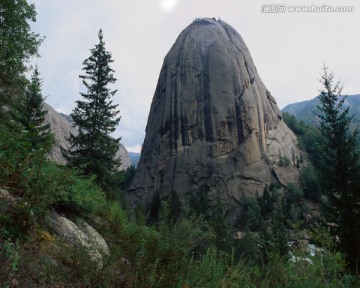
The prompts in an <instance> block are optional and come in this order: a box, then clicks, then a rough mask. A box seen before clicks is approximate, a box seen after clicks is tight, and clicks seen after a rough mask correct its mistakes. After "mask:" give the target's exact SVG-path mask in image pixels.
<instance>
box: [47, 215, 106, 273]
mask: <svg viewBox="0 0 360 288" xmlns="http://www.w3.org/2000/svg"><path fill="white" fill-rule="evenodd" d="M47 223H48V224H49V226H50V228H51V229H52V230H53V231H54V232H55V233H56V234H57V235H58V236H60V237H63V238H65V239H67V240H68V241H69V242H70V243H71V244H73V245H79V246H80V247H83V248H85V249H86V250H87V251H88V253H89V256H90V257H91V259H92V260H93V261H96V262H98V263H99V266H100V267H101V266H102V258H103V255H109V247H108V245H107V243H106V241H105V240H104V238H103V237H102V236H101V235H100V234H99V233H98V232H97V231H96V230H95V229H94V228H93V227H92V226H90V225H89V224H88V223H86V222H85V221H84V220H82V219H80V218H76V220H75V221H71V220H69V219H68V218H66V217H64V216H62V215H59V214H58V213H57V212H55V211H51V212H50V213H49V216H48V218H47Z"/></svg>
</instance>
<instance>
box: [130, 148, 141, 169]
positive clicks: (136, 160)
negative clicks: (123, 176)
mask: <svg viewBox="0 0 360 288" xmlns="http://www.w3.org/2000/svg"><path fill="white" fill-rule="evenodd" d="M140 155H141V153H137V152H129V158H130V163H131V165H133V166H135V168H136V167H137V165H138V163H139V159H140Z"/></svg>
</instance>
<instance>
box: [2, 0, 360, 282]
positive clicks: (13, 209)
mask: <svg viewBox="0 0 360 288" xmlns="http://www.w3.org/2000/svg"><path fill="white" fill-rule="evenodd" d="M0 3H1V4H0V5H1V6H0V12H1V13H3V14H1V18H0V20H1V21H2V22H1V24H3V23H10V24H11V25H10V24H7V25H10V26H9V27H8V29H15V30H16V29H17V28H16V27H18V26H17V25H24V29H25V30H22V31H23V34H22V37H20V38H19V39H17V41H16V42H12V39H11V37H8V38H3V39H2V41H1V45H2V47H1V48H2V50H1V53H3V52H2V51H5V50H3V49H8V48H7V46H11V47H12V48H11V47H10V48H11V49H14V51H15V50H16V51H20V50H21V49H24V51H25V52H26V51H27V52H26V53H25V52H24V53H25V54H19V55H17V54H14V55H15V56H14V57H16V59H14V61H13V62H11V61H10V62H9V61H8V59H7V57H8V56H6V55H5V54H0V61H1V65H2V64H3V63H6V69H9V72H7V70H1V72H3V71H5V72H6V73H5V72H4V73H5V74H4V75H1V77H4V78H1V79H2V80H1V81H2V82H1V84H0V85H1V86H0V88H1V89H0V91H1V93H5V92H6V96H9V99H10V98H12V97H16V98H17V100H18V101H17V103H19V105H16V106H10V105H9V103H8V102H6V101H4V102H2V103H1V111H3V115H4V116H5V115H6V117H5V118H2V119H1V122H0V129H1V130H0V131H1V133H0V189H1V190H0V285H1V286H2V287H12V286H18V287H351V286H353V287H357V286H358V285H359V279H358V278H357V276H354V274H350V273H349V270H347V267H346V263H345V258H344V255H343V254H341V253H339V252H337V250H336V249H337V247H336V243H335V240H334V239H335V237H334V236H333V235H332V234H330V233H329V229H328V228H324V226H321V225H315V224H314V225H313V226H309V225H308V224H307V223H306V221H307V220H306V218H305V217H304V215H305V214H306V213H307V212H308V210H309V207H308V205H307V202H306V201H304V197H303V196H305V198H307V199H312V200H314V201H319V200H321V193H322V190H321V189H320V187H322V185H320V184H319V180H318V179H319V177H318V176H317V173H316V171H317V170H315V169H313V168H311V167H308V168H305V169H304V170H303V173H302V176H301V183H302V187H301V189H300V188H298V187H296V186H294V185H289V186H288V187H286V188H285V189H284V188H281V187H278V186H277V185H272V186H271V187H267V188H266V189H265V191H264V193H263V195H262V196H260V195H259V196H258V197H255V198H249V199H246V200H245V201H244V203H243V207H242V208H243V209H242V210H243V213H244V215H243V217H241V219H243V221H240V222H241V223H237V224H236V226H235V227H236V228H239V229H241V230H242V232H244V231H245V233H242V234H243V235H242V236H241V237H237V238H234V237H233V236H234V234H235V233H234V232H235V231H234V229H233V227H232V226H231V225H230V224H229V223H228V221H227V217H226V215H224V212H223V211H224V210H223V208H222V203H221V201H220V197H218V198H217V205H216V207H215V208H214V207H209V205H208V204H207V203H208V201H207V196H206V194H203V193H200V192H201V191H194V193H193V195H192V197H193V198H192V199H191V201H190V205H189V207H186V209H184V210H180V209H179V208H178V207H179V205H178V202H179V199H178V198H177V197H176V193H175V191H173V192H174V193H172V194H171V197H169V199H168V201H167V202H161V203H160V202H158V203H157V205H156V206H155V207H153V208H154V209H153V211H152V213H153V215H142V214H141V213H140V212H139V210H137V211H135V212H133V211H127V210H126V208H125V205H124V203H123V202H120V201H119V199H121V197H120V196H119V194H121V190H124V189H126V187H127V185H128V183H129V182H130V181H131V177H132V176H133V174H134V170H133V169H132V170H131V169H130V170H128V171H126V172H118V173H115V172H113V171H111V170H110V171H108V172H107V173H108V174H110V175H111V177H110V176H109V177H110V178H112V177H113V176H114V175H115V174H116V175H117V177H116V178H115V179H116V181H114V182H110V183H111V185H114V187H117V189H114V190H112V191H113V192H112V193H113V194H111V193H109V191H111V187H112V186H110V184H108V183H105V184H106V189H104V187H101V186H100V185H99V184H101V185H102V186H103V185H104V182H99V180H98V178H96V177H97V175H96V174H95V173H93V172H91V173H86V171H87V170H83V169H84V168H86V166H81V167H78V169H77V170H75V169H74V167H66V166H59V165H56V164H55V163H52V162H50V161H49V160H48V159H47V155H48V152H49V151H50V149H51V145H52V144H53V142H52V138H51V137H50V135H49V133H48V129H47V128H48V127H46V125H43V117H44V113H43V112H42V110H41V103H42V101H43V98H42V96H41V85H40V84H41V83H40V82H41V81H40V79H39V75H38V72H37V71H36V70H35V71H34V74H33V77H32V80H31V81H26V79H25V77H24V71H25V70H26V65H25V62H26V60H27V59H28V57H29V55H35V54H36V51H37V46H38V43H39V39H40V38H39V37H38V36H35V35H33V34H32V33H31V31H30V30H29V29H28V24H27V22H26V21H27V20H35V19H34V17H35V10H34V7H32V6H29V5H27V3H26V1H13V0H12V1H6V0H5V1H2V2H0ZM11 9H12V10H11ZM4 11H10V12H9V13H7V14H6V13H4ZM15 11H20V12H21V11H23V12H24V13H20V12H19V13H15ZM26 11H27V13H25V12H26ZM13 14H14V15H13ZM15 15H16V17H17V18H16V17H15ZM13 17H15V18H13ZM19 17H20V18H19ZM11 21H12V22H11ZM1 29H3V28H2V27H1ZM16 31H18V30H16ZM1 37H3V34H1ZM29 37H30V38H29ZM28 39H33V40H34V41H28ZM35 40H36V41H35ZM101 43H102V40H101V38H100V44H101ZM100 44H99V45H100ZM12 45H15V46H14V47H13V46H12ZM17 46H19V47H17ZM96 47H98V46H96ZM10 48H9V49H10ZM96 49H97V48H95V49H94V50H92V51H94V53H95V51H97V50H96ZM30 52H31V53H30ZM14 53H15V52H14ZM29 53H30V54H29ZM105 54H106V53H105ZM106 55H109V54H106ZM4 57H5V58H4ZM94 57H95V56H94ZM89 59H92V58H91V57H90V58H89ZM107 59H109V58H107ZM6 61H8V62H6ZM89 61H90V60H89ZM85 62H86V61H85ZM90 62H91V61H90ZM88 64H90V63H88ZM11 65H13V66H11ZM17 65H18V66H17ZM19 65H20V66H19ZM21 65H23V66H21ZM90 66H91V65H90ZM90 66H89V67H90ZM17 67H20V68H22V69H17ZM12 69H13V70H12ZM10 73H13V74H10ZM14 73H15V74H16V75H15V74H14ZM9 75H11V79H15V80H16V79H20V80H21V81H14V82H12V83H10V82H6V81H5V80H4V79H7V78H8V76H9ZM14 75H15V76H16V77H15V76H14ZM5 76H6V77H5ZM13 76H14V77H13ZM5 82H6V83H5ZM104 82H106V81H105V80H104ZM19 83H20V84H19ZM89 87H91V85H90V84H89ZM4 91H5V92H4ZM10 91H12V93H10ZM15 92H16V93H15ZM90 92H91V89H89V95H90V94H91V93H90ZM3 95H5V94H2V95H1V96H3ZM1 99H2V100H4V99H5V100H6V97H5V96H4V97H2V98H1ZM24 103H27V104H26V106H23V104H24ZM29 103H30V104H29ZM81 105H84V106H86V104H81ZM81 105H80V106H81ZM109 105H110V106H111V104H109ZM4 107H6V109H3V108H4ZM24 108H27V109H24ZM29 108H30V109H29ZM340 108H341V107H340ZM79 109H80V108H79ZM4 111H5V113H4ZM78 111H79V110H78ZM29 115H30V116H29ZM94 115H95V114H94ZM325 115H326V113H325ZM340 115H342V114H341V113H340ZM285 118H286V117H285ZM79 119H81V118H79ZM289 119H290V120H291V121H292V126H293V127H292V128H293V130H294V131H295V130H296V129H297V130H296V131H297V132H296V133H298V134H299V135H300V137H301V140H300V141H301V143H302V145H303V147H304V149H306V151H308V153H309V155H310V157H313V156H314V157H316V155H317V152H316V151H317V150H316V149H317V148H316V145H315V144H314V143H315V142H314V140H313V137H311V135H316V137H321V134H319V133H318V132H317V130H316V129H314V128H311V127H309V126H306V125H305V124H303V123H301V122H300V123H299V122H297V120H296V119H294V118H291V117H290V118H289ZM289 119H288V120H289ZM344 119H345V120H346V119H347V118H346V117H345V118H344ZM114 121H115V120H114ZM345 122H346V121H345ZM79 126H80V124H79ZM312 133H313V134H312ZM345 134H346V133H345ZM351 135H352V134H346V135H345V136H346V137H350V136H351ZM351 137H352V136H351ZM351 137H350V138H346V139H352V138H351ZM323 140H324V141H326V139H325V138H324V139H323ZM316 143H317V142H316ZM320 143H321V142H320ZM349 143H350V142H349ZM344 147H348V146H344ZM330 148H331V147H330ZM312 155H313V156H312ZM354 155H355V154H354V153H349V154H348V157H349V159H354V158H353V157H355V156H356V155H355V156H354ZM350 156H351V157H350ZM323 158H324V160H325V158H326V157H323ZM312 159H316V158H312ZM346 159H347V158H346ZM283 160H284V166H286V165H296V162H295V161H294V159H291V160H292V162H290V164H289V163H288V161H286V159H283ZM288 160H289V159H288ZM298 160H299V162H301V161H302V160H301V159H298ZM333 161H336V160H333ZM85 163H87V162H85ZM334 163H336V162H334ZM346 163H348V162H346ZM70 166H74V165H70ZM333 166H334V167H337V165H333ZM315 167H316V166H315ZM351 167H352V166H351ZM354 167H355V166H354ZM356 167H357V166H356ZM89 174H92V175H93V176H90V177H89V176H88V175H89ZM328 177H332V175H329V176H328ZM102 179H104V178H102ZM336 179H338V178H336ZM336 179H335V180H336ZM329 184H330V183H329ZM336 187H337V186H336ZM330 188H331V187H329V188H328V187H326V188H325V189H326V192H331V191H333V189H330ZM349 189H350V188H349ZM351 189H352V188H351ZM104 190H105V191H106V192H107V193H106V194H105V193H104ZM346 191H348V190H346ZM349 191H350V190H349ZM219 193H220V191H219ZM326 195H329V196H331V194H326ZM350 195H352V194H350ZM329 196H328V200H329V201H328V203H329V204H331V206H330V207H333V208H336V206H335V205H334V204H333V202H332V198H331V197H329ZM114 199H117V200H114ZM339 199H342V198H339ZM354 201H356V200H354ZM353 203H354V204H355V203H356V202H353ZM51 210H57V211H59V212H62V213H64V214H65V215H66V216H67V217H72V216H73V215H78V216H80V217H81V218H83V219H85V220H86V221H87V222H88V223H90V224H91V225H92V226H93V227H94V228H96V230H97V231H99V232H100V234H101V235H102V236H103V237H104V238H105V239H106V241H107V243H108V244H109V248H110V255H108V256H106V255H103V265H102V266H101V267H100V266H98V263H96V262H95V261H92V260H91V257H89V254H88V253H89V251H87V250H86V249H84V248H82V247H78V246H74V245H71V244H70V243H69V242H68V241H67V240H65V239H62V238H58V237H57V236H55V234H54V233H53V231H52V230H51V229H50V228H49V227H48V223H47V220H46V219H47V218H46V216H47V215H48V214H49V211H51ZM329 211H330V212H331V211H333V210H329ZM338 211H339V210H338ZM149 216H151V217H152V219H151V220H152V221H151V223H152V225H146V222H147V219H149ZM344 219H345V218H344ZM304 231H306V233H308V234H309V235H310V237H311V239H313V241H314V242H315V243H316V244H318V245H319V246H320V247H322V251H321V252H318V253H317V254H316V255H315V256H310V255H308V254H306V253H305V252H301V249H296V248H293V247H292V248H291V252H292V253H293V255H294V256H296V257H298V258H295V259H297V260H296V261H295V260H292V258H291V256H290V254H289V249H290V248H289V246H288V243H287V241H288V239H290V238H291V237H293V236H292V235H290V234H293V235H294V234H301V233H304ZM334 232H335V233H342V232H341V231H334ZM342 235H343V234H340V236H342ZM341 239H342V238H341ZM345 244H346V243H345ZM340 245H341V246H342V245H343V243H342V242H341V243H340ZM344 251H345V252H346V251H347V250H344ZM304 257H307V258H306V259H305V258H304ZM350 260H351V259H350Z"/></svg>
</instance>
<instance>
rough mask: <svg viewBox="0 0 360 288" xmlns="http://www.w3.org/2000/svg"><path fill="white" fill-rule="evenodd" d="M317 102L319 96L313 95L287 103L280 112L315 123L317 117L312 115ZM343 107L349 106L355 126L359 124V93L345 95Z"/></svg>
mask: <svg viewBox="0 0 360 288" xmlns="http://www.w3.org/2000/svg"><path fill="white" fill-rule="evenodd" d="M318 104H319V98H318V97H315V98H314V99H311V100H307V101H302V102H297V103H293V104H289V105H287V106H286V107H285V108H283V109H282V110H281V111H282V112H287V113H289V114H292V115H294V116H295V117H296V118H297V119H298V120H303V121H304V122H306V123H309V124H317V121H318V120H317V118H316V116H315V115H314V112H317V108H316V106H317V105H318ZM344 106H345V107H350V110H349V111H350V112H349V114H350V115H354V124H356V126H359V125H360V94H356V95H349V96H347V98H346V100H345V103H344Z"/></svg>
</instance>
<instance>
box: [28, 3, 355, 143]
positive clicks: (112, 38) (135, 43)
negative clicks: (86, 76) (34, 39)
mask: <svg viewBox="0 0 360 288" xmlns="http://www.w3.org/2000/svg"><path fill="white" fill-rule="evenodd" d="M32 2H34V3H35V5H36V8H37V12H38V17H37V19H38V22H37V23H36V24H35V25H33V30H34V31H35V32H37V33H40V34H42V35H44V36H46V37H47V38H46V39H45V42H44V44H43V45H42V47H41V49H40V54H41V55H42V58H40V59H39V60H37V63H38V64H39V69H40V72H41V76H42V77H43V78H44V84H43V91H44V95H48V99H47V101H48V102H49V104H50V105H52V106H53V107H54V108H55V109H59V110H61V111H62V112H65V113H70V112H71V110H72V109H73V108H74V107H75V101H76V100H77V99H79V97H80V96H79V90H80V87H81V81H80V80H79V78H78V75H79V74H81V68H82V62H83V60H85V59H86V58H87V57H88V56H89V55H90V52H89V49H90V48H92V47H94V45H95V44H96V43H97V32H98V30H99V28H102V29H103V32H104V40H105V43H106V48H107V50H109V51H111V52H112V55H113V58H114V60H115V62H114V63H113V66H112V67H113V69H114V70H115V72H116V73H115V77H116V78H117V79H118V81H117V83H116V86H115V88H117V89H118V93H117V94H116V96H115V98H114V102H115V103H117V104H119V107H120V110H121V111H120V114H121V116H122V118H121V121H120V125H119V128H118V129H117V131H116V133H117V135H119V136H122V143H123V144H124V145H125V146H127V147H139V145H141V144H142V142H143V139H144V136H145V127H146V122H147V117H148V113H149V110H150V105H151V101H152V97H153V94H154V91H155V88H156V84H157V80H158V76H159V73H160V69H161V66H162V63H163V59H164V57H165V55H166V54H167V52H168V51H169V50H170V48H171V46H172V45H173V43H174V42H175V40H176V38H177V36H178V35H179V33H180V32H181V31H182V30H183V29H185V28H186V26H187V25H189V24H190V23H191V22H192V21H193V20H194V19H195V18H197V17H216V18H218V17H220V18H221V19H223V20H224V21H226V22H227V23H229V24H230V25H231V26H233V27H234V28H235V29H236V30H237V31H238V32H239V33H240V34H241V35H242V37H243V39H244V40H245V42H246V44H247V46H248V47H249V50H250V52H251V55H252V57H253V60H254V63H255V65H256V67H257V69H258V72H259V75H260V77H261V79H262V80H263V82H264V83H265V85H266V87H267V88H268V89H269V90H270V92H271V93H272V95H273V96H274V97H275V98H276V100H277V102H278V105H279V106H280V107H284V106H285V105H287V104H289V103H292V102H295V101H302V100H305V99H310V98H313V97H314V96H315V95H316V94H317V91H318V89H319V88H320V84H319V82H318V79H319V75H320V69H321V67H322V65H323V62H324V61H325V63H326V64H327V65H328V66H330V68H331V69H332V70H334V72H335V76H337V77H338V78H340V79H342V80H343V83H344V86H345V90H344V91H347V92H349V93H360V87H359V77H358V75H359V74H360V71H359V70H360V67H359V65H358V63H360V53H358V51H360V38H358V37H354V31H355V30H356V27H359V26H360V17H359V16H360V15H359V14H360V6H359V4H357V2H356V1H355V0H352V1H351V0H349V1H347V4H346V5H353V6H355V12H353V13H310V14H309V13H308V14H306V13H295V14H294V13H280V14H278V13H277V14H266V13H262V12H261V7H262V5H263V4H266V3H273V1H270V0H262V1H260V0H255V1H254V0H242V1H239V0H213V1H208V0H196V1H193V0H191V1H190V0H181V1H179V0H176V1H174V0H168V1H165V0H158V1H148V0H134V1H125V0H105V1H103V0H102V1H100V0H92V1H88V0H77V1H75V2H74V1H71V0H62V1H48V0H32ZM297 3H298V1H295V0H288V1H286V4H287V5H299V4H297ZM312 4H313V3H312V2H310V1H309V2H307V0H305V1H302V3H301V5H312ZM326 4H327V5H339V4H338V2H337V1H334V0H328V1H327V3H326ZM354 29H355V30H354ZM347 87H348V88H347ZM350 91H351V92H350Z"/></svg>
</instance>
